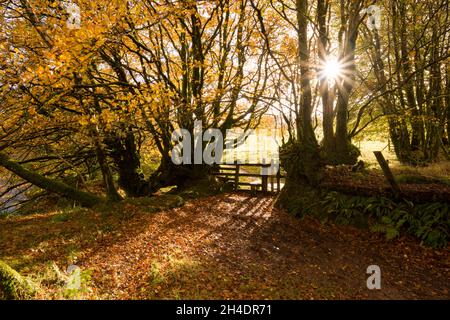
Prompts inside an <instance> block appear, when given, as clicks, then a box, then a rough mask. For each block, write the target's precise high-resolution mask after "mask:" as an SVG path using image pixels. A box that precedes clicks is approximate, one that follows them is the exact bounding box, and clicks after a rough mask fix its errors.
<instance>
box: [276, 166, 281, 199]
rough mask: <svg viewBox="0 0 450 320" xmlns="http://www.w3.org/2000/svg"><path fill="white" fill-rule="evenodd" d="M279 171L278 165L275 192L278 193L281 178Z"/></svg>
mask: <svg viewBox="0 0 450 320" xmlns="http://www.w3.org/2000/svg"><path fill="white" fill-rule="evenodd" d="M280 171H281V170H280V168H279V167H278V170H277V193H280V191H281V182H280V180H281V172H280Z"/></svg>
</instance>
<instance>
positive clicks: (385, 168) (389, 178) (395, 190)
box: [373, 151, 402, 199]
mask: <svg viewBox="0 0 450 320" xmlns="http://www.w3.org/2000/svg"><path fill="white" fill-rule="evenodd" d="M373 154H374V155H375V157H376V158H377V161H378V163H379V164H380V167H381V169H382V170H383V173H384V176H385V177H386V180H387V181H388V182H389V184H390V185H391V189H392V192H393V193H394V196H395V197H396V198H398V199H399V198H401V195H402V192H401V190H400V187H399V186H398V184H397V181H395V178H394V175H393V174H392V171H391V169H390V168H389V164H388V163H387V161H386V159H385V158H384V156H383V153H382V152H381V151H374V152H373Z"/></svg>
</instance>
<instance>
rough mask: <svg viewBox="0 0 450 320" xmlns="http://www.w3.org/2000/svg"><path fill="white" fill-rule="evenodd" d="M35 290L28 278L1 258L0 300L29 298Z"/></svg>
mask: <svg viewBox="0 0 450 320" xmlns="http://www.w3.org/2000/svg"><path fill="white" fill-rule="evenodd" d="M34 292H35V289H34V288H33V286H32V285H31V284H30V283H29V282H28V281H27V280H26V279H24V278H23V277H22V276H21V275H20V274H19V273H18V272H17V271H15V270H14V269H12V268H11V267H10V266H8V265H7V264H6V263H4V262H3V261H1V260H0V300H19V299H28V298H31V297H32V296H33V294H34Z"/></svg>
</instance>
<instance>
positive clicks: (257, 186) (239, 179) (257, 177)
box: [213, 163, 285, 193]
mask: <svg viewBox="0 0 450 320" xmlns="http://www.w3.org/2000/svg"><path fill="white" fill-rule="evenodd" d="M271 166H272V165H271V164H264V163H250V164H249V163H247V164H243V163H234V164H220V165H218V166H217V167H216V168H215V171H214V172H213V175H214V176H216V177H219V178H222V179H224V180H226V181H228V182H231V183H232V184H233V186H234V190H244V191H252V192H256V191H262V192H263V193H269V192H270V193H279V192H280V191H281V188H282V185H284V183H282V180H284V179H285V176H284V175H282V174H281V172H280V168H279V166H277V168H276V172H269V170H270V168H271ZM257 168H259V173H254V172H253V173H252V172H249V171H255V169H257ZM252 178H254V179H252ZM243 180H244V181H243ZM250 180H251V181H250Z"/></svg>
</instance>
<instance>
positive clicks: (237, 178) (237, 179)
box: [234, 164, 241, 190]
mask: <svg viewBox="0 0 450 320" xmlns="http://www.w3.org/2000/svg"><path fill="white" fill-rule="evenodd" d="M240 167H241V166H240V165H239V164H237V165H236V175H235V176H234V190H237V189H238V187H239V171H240Z"/></svg>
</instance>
